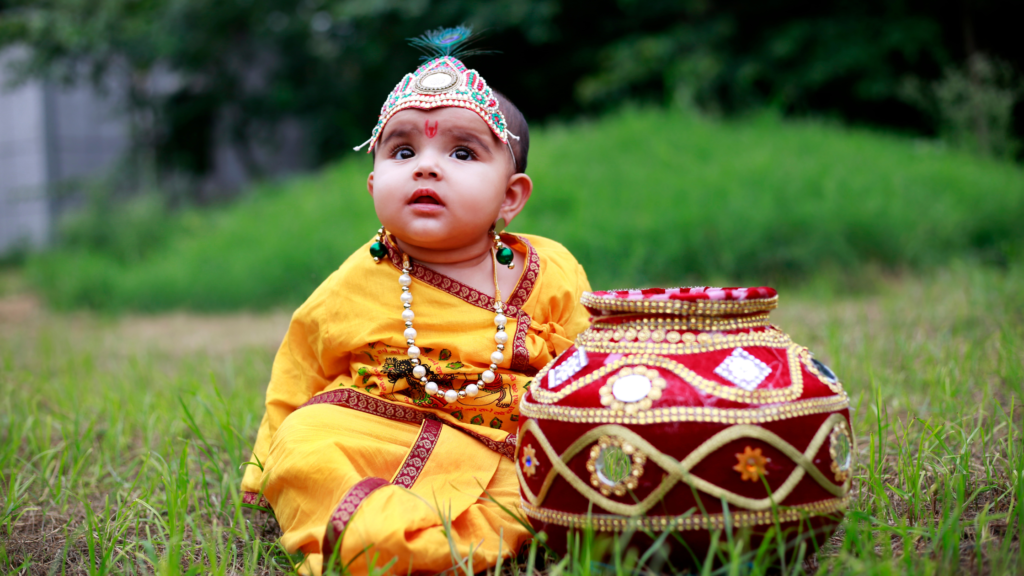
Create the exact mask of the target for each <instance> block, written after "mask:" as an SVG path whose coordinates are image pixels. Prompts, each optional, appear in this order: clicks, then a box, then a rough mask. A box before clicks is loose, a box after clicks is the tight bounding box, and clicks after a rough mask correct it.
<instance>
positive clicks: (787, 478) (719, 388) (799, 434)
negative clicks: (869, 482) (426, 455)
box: [516, 288, 854, 560]
mask: <svg viewBox="0 0 1024 576" xmlns="http://www.w3.org/2000/svg"><path fill="white" fill-rule="evenodd" d="M583 303H584V305H586V306H587V308H588V309H589V310H590V311H591V313H592V314H593V325H592V326H591V327H590V328H589V329H588V330H587V331H586V332H584V333H582V334H580V336H579V338H578V339H577V341H576V344H575V345H574V346H573V347H571V348H569V349H568V350H566V351H565V352H564V353H563V354H561V355H560V356H559V357H558V358H556V359H555V360H554V361H553V362H552V363H551V364H549V365H548V366H547V367H545V368H544V369H543V370H541V371H540V372H539V373H538V374H537V377H536V378H535V379H534V380H533V383H532V384H531V385H530V388H529V391H528V393H527V394H526V395H525V397H524V398H523V400H522V403H521V405H520V407H521V411H522V417H521V418H522V419H521V421H520V425H519V434H518V444H517V453H516V456H517V462H518V467H517V472H518V475H519V481H520V493H521V495H522V503H523V508H524V509H525V511H526V514H527V516H528V517H529V518H530V519H531V521H532V522H533V524H534V525H535V526H536V527H537V528H538V529H542V530H544V531H545V532H546V533H547V534H548V537H549V542H550V544H551V545H552V546H553V547H554V548H555V549H556V550H557V549H558V548H560V547H563V549H564V542H565V537H566V533H567V531H568V530H570V529H582V528H583V527H584V526H587V525H588V524H589V525H590V526H592V527H593V528H594V529H595V530H596V531H598V532H613V533H617V532H624V531H629V530H633V529H635V530H636V531H637V533H638V534H639V536H638V539H637V540H635V541H634V543H635V544H638V545H641V546H642V545H643V543H644V541H648V542H649V541H650V539H651V538H656V537H657V536H658V535H659V534H660V533H661V532H663V531H665V530H674V531H676V532H677V533H678V534H677V535H678V536H679V537H681V538H682V540H683V541H685V543H686V546H682V545H681V544H679V543H678V541H675V538H672V537H670V538H669V542H673V541H675V545H674V548H673V556H675V557H677V558H679V557H682V558H687V559H692V560H703V559H704V558H705V555H706V553H707V549H708V547H709V542H710V540H711V537H712V533H713V532H714V531H716V530H722V529H724V528H725V527H726V526H727V525H728V526H730V527H731V529H732V530H734V531H740V530H742V531H743V532H745V533H749V534H750V535H752V537H753V542H752V543H751V545H752V546H756V545H757V544H758V542H759V538H760V537H761V536H763V535H764V533H765V532H766V531H767V530H768V528H769V527H771V526H773V525H774V526H777V527H779V528H781V529H782V530H783V533H784V534H785V541H786V542H788V543H793V542H795V541H797V540H798V539H806V538H812V539H813V540H814V541H815V542H816V543H817V544H819V545H820V544H821V543H822V542H824V541H825V540H826V539H827V538H828V537H829V536H830V535H831V534H832V533H833V532H834V531H835V528H836V525H837V524H838V523H839V520H840V519H841V517H842V514H843V511H844V510H845V507H846V504H847V493H848V491H849V487H850V473H851V469H852V467H853V452H854V450H853V434H852V431H851V428H850V413H849V401H848V398H847V395H846V393H845V392H843V389H842V386H841V385H840V383H839V382H838V380H837V379H836V378H835V375H834V374H833V373H832V371H831V370H829V369H828V368H827V367H826V366H825V365H824V364H822V363H821V362H819V361H817V360H816V359H814V358H813V356H812V355H811V354H810V353H809V352H808V351H807V349H806V348H804V347H802V346H800V345H798V344H795V343H794V342H793V341H792V340H790V338H789V336H787V335H786V334H785V333H783V332H782V331H781V330H779V329H778V328H776V327H775V326H772V325H771V324H769V323H768V312H769V310H771V309H773V308H775V307H776V305H777V304H778V296H777V294H776V292H775V290H773V289H772V288H672V289H661V288H654V289H649V290H622V291H615V292H593V293H586V294H584V296H583ZM644 532H646V534H644ZM720 536H721V538H722V539H724V538H725V535H724V534H723V535H720ZM686 548H689V550H686ZM813 550H814V547H813V546H810V547H809V549H808V551H809V552H813Z"/></svg>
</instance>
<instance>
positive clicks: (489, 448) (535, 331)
mask: <svg viewBox="0 0 1024 576" xmlns="http://www.w3.org/2000/svg"><path fill="white" fill-rule="evenodd" d="M502 240H503V241H504V242H505V244H506V245H507V246H509V247H510V248H512V249H513V250H516V251H519V252H521V253H522V254H523V257H524V260H525V266H524V267H523V270H522V274H521V276H520V280H519V283H518V284H517V286H516V289H515V291H514V292H513V294H512V295H511V296H509V297H508V298H507V300H505V301H504V302H503V310H504V315H505V317H506V323H507V324H506V333H507V335H508V342H507V343H506V347H505V349H504V350H505V353H504V358H503V359H502V361H501V362H497V363H495V364H494V368H492V367H491V360H492V356H491V355H492V353H494V351H495V346H496V340H495V324H494V320H495V313H494V311H495V305H496V301H495V300H494V298H493V297H491V296H489V295H486V294H483V293H480V292H479V291H477V290H476V289H474V288H472V287H470V286H466V285H464V284H462V283H460V282H459V281H457V280H455V279H453V278H449V277H447V276H445V275H443V274H440V273H438V272H435V271H433V270H431V269H429V268H427V267H425V266H423V265H422V264H420V263H413V266H412V270H411V272H410V273H409V274H410V276H411V277H412V280H413V286H412V292H414V293H415V298H416V328H417V330H419V331H420V332H419V335H418V336H417V337H416V344H417V346H418V347H419V348H420V353H419V354H418V358H417V362H418V366H422V367H424V368H425V369H426V371H427V372H426V374H427V375H428V376H429V377H430V379H431V380H432V381H434V382H436V383H438V384H439V385H442V387H443V388H444V389H451V390H465V389H466V387H467V386H468V385H469V384H472V383H476V384H479V385H480V387H479V394H477V395H475V396H469V395H467V396H465V397H463V396H461V395H460V396H459V398H458V399H457V400H455V401H449V400H446V399H445V398H444V396H443V395H441V396H438V395H430V394H428V393H427V392H426V389H425V384H424V380H423V379H422V378H423V377H416V376H415V375H414V372H415V369H414V364H413V363H412V359H411V358H410V356H409V355H408V351H409V343H408V341H407V339H405V338H404V332H403V331H404V330H405V328H406V327H405V324H404V320H403V318H402V316H401V315H400V314H401V312H400V311H401V310H402V308H401V307H400V306H399V305H400V300H399V295H400V294H401V290H400V287H399V286H400V284H399V277H400V275H401V274H403V268H402V266H403V264H402V262H403V261H402V258H401V256H400V254H399V253H398V251H397V248H395V247H394V246H389V251H390V256H389V258H387V259H383V260H381V261H380V262H379V263H377V262H374V260H372V259H371V258H369V257H368V256H367V255H366V249H367V248H368V247H367V246H364V247H363V248H360V249H359V251H358V252H357V253H356V254H355V255H353V256H352V257H350V258H349V259H348V260H346V261H345V264H343V265H342V266H341V268H339V269H338V270H337V271H336V272H335V273H333V274H331V276H330V277H329V278H328V279H327V280H326V281H325V282H324V283H323V284H322V285H321V286H320V287H319V288H317V290H316V292H314V293H313V294H312V295H311V296H310V297H309V299H308V300H307V301H306V302H305V303H304V304H303V305H302V306H301V307H300V308H299V309H298V310H296V311H295V315H294V316H293V317H292V322H291V324H290V326H289V327H288V333H287V334H286V335H285V338H284V341H283V342H282V343H281V347H280V349H279V350H278V354H277V358H276V359H275V360H274V369H273V373H272V374H271V378H270V383H269V384H268V386H267V395H266V403H265V407H266V412H265V413H264V416H263V421H262V422H261V424H260V429H259V433H258V434H257V438H256V444H255V446H254V447H253V455H252V457H251V458H250V459H249V460H250V461H253V462H256V461H258V462H260V463H262V464H263V470H262V472H261V470H260V468H259V467H256V466H250V467H248V468H246V471H245V477H244V478H243V479H242V483H241V484H242V485H241V488H242V491H243V492H244V496H243V498H244V502H246V503H250V504H256V503H259V502H260V494H259V493H260V491H261V490H262V491H263V493H264V496H265V497H266V499H267V500H268V501H269V504H270V505H271V506H272V507H273V509H274V513H275V514H276V515H277V519H278V521H279V523H280V525H281V529H282V530H283V536H282V537H281V541H282V543H283V544H284V547H285V549H286V550H288V551H289V552H294V551H296V550H301V551H303V552H305V553H306V554H308V555H309V558H308V561H307V565H308V567H307V569H306V571H307V572H312V573H320V572H321V570H322V564H323V562H324V555H325V553H327V552H329V551H331V550H333V548H334V546H332V544H338V551H339V553H338V558H339V559H340V561H341V562H342V563H343V564H344V563H348V562H349V561H353V563H352V564H351V566H350V570H351V571H352V572H353V573H356V574H359V573H365V572H366V571H367V570H368V569H369V567H370V565H371V564H372V565H373V566H376V567H379V566H384V565H387V564H388V563H389V562H391V561H392V559H395V563H394V564H393V568H392V571H393V572H394V573H402V574H405V573H409V572H419V573H437V572H441V571H445V570H448V569H450V568H452V566H453V565H455V564H457V563H458V562H459V559H461V558H472V570H474V571H482V570H485V569H487V568H489V567H491V566H493V565H494V563H495V562H496V561H497V559H498V557H499V554H500V555H508V554H511V553H513V552H515V551H517V550H518V548H519V546H520V545H521V544H522V543H523V542H524V541H525V540H526V539H527V537H528V532H527V531H526V530H525V529H524V528H522V526H521V525H519V524H518V522H517V521H516V520H515V519H514V518H512V517H511V516H509V515H508V514H506V513H505V512H504V511H502V510H501V507H500V506H498V505H496V504H495V503H493V502H490V501H489V500H488V499H487V496H486V495H485V493H484V492H485V490H486V491H487V492H488V493H490V495H491V496H493V497H494V498H495V499H497V501H498V502H500V503H501V504H502V505H503V506H505V507H506V508H508V509H511V510H515V511H518V510H519V495H518V484H517V479H516V472H515V468H514V466H515V465H514V451H515V434H516V430H517V428H518V421H519V399H520V398H521V397H522V395H523V393H524V391H525V390H526V387H527V386H529V385H530V381H531V379H532V377H533V375H534V374H536V373H537V371H538V370H539V369H540V368H542V367H543V366H544V365H546V364H547V363H548V362H550V361H551V360H552V359H554V357H555V356H556V355H558V354H559V353H560V352H561V351H563V350H565V349H566V348H568V347H569V346H571V345H572V341H573V339H574V338H575V337H576V335H577V334H578V333H579V332H581V331H582V330H584V329H585V328H586V327H587V325H588V324H589V313H588V312H587V310H586V309H585V308H584V307H583V306H582V305H581V304H580V296H581V295H582V293H583V292H584V291H586V290H589V289H590V285H589V284H588V282H587V278H586V274H585V273H584V272H583V269H582V268H581V267H580V265H579V264H578V263H577V262H576V260H575V259H574V258H573V257H572V255H571V254H569V252H568V251H567V250H565V248H563V247H562V246H561V245H559V244H558V243H556V242H552V241H551V240H547V239H544V238H540V237H536V236H525V235H524V236H516V235H510V234H504V235H503V236H502ZM485 371H491V373H492V374H493V377H492V379H493V381H490V382H485V381H484V380H483V379H482V378H483V374H484V373H485ZM442 515H443V516H444V517H445V518H447V519H449V520H450V527H451V532H450V534H449V536H450V539H451V542H452V543H453V544H454V548H455V551H454V553H453V552H452V551H451V546H450V544H449V537H448V536H446V535H445V533H444V526H445V522H443V521H442ZM328 527H329V528H328ZM343 531H344V538H341V537H340V536H341V533H342V532H343ZM325 538H326V540H327V543H326V545H325ZM339 542H340V543H339ZM367 547H370V550H369V551H368V552H367V553H363V552H362V551H363V550H364V549H365V548H367ZM374 552H379V553H380V555H379V557H378V558H376V559H375V560H374V559H373V554H374ZM453 555H455V556H458V558H453ZM467 568H469V567H468V566H467Z"/></svg>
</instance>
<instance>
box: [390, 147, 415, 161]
mask: <svg viewBox="0 0 1024 576" xmlns="http://www.w3.org/2000/svg"><path fill="white" fill-rule="evenodd" d="M415 155H416V153H415V152H413V151H412V148H399V149H398V150H395V151H394V152H393V153H392V156H394V157H395V159H396V160H408V159H409V158H412V157H413V156H415Z"/></svg>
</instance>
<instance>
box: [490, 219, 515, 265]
mask: <svg viewBox="0 0 1024 576" xmlns="http://www.w3.org/2000/svg"><path fill="white" fill-rule="evenodd" d="M499 226H500V227H501V228H499ZM504 228H505V219H504V218H498V222H497V223H496V224H495V225H494V259H495V260H497V261H498V264H501V265H502V266H508V269H509V270H512V269H514V268H515V267H516V265H515V262H513V260H514V259H515V257H514V256H513V254H512V249H511V248H509V247H508V246H505V244H504V243H502V241H501V236H500V233H501V230H502V229H504Z"/></svg>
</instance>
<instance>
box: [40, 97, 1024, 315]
mask: <svg viewBox="0 0 1024 576" xmlns="http://www.w3.org/2000/svg"><path fill="white" fill-rule="evenodd" d="M529 165H530V171H529V172H530V174H531V175H532V176H533V178H534V180H535V182H536V191H535V194H534V196H533V198H532V200H531V201H530V204H529V205H528V206H527V209H526V211H525V212H524V214H523V215H522V216H521V217H520V219H519V220H517V221H516V222H515V223H514V225H513V226H512V229H513V230H516V231H522V232H532V233H538V234H542V235H545V236H549V237H552V238H554V239H556V240H559V241H561V242H562V243H564V244H566V245H567V246H568V247H569V249H570V250H572V252H573V253H574V254H575V255H576V256H577V258H578V259H579V260H580V261H581V262H582V263H583V265H584V267H585V268H586V269H587V271H588V274H589V275H590V278H591V281H592V284H593V285H594V286H595V287H600V288H613V287H626V286H643V285H669V284H687V283H696V284H701V283H717V282H724V283H727V284H743V283H747V284H783V285H793V284H799V283H800V282H802V281H804V280H806V279H807V278H810V277H816V276H817V275H819V273H821V272H822V271H823V270H824V271H827V272H828V273H829V274H831V275H832V276H834V277H835V278H837V279H838V281H839V282H841V283H846V284H857V283H858V282H860V279H861V278H862V277H863V276H864V275H865V273H867V272H871V271H877V270H883V271H885V270H904V269H915V270H927V269H929V268H933V267H935V266H936V265H943V264H945V263H947V262H950V261H951V260H953V259H956V258H973V259H978V260H982V261H988V262H996V263H998V264H1003V263H1005V262H1006V261H1008V260H1012V259H1015V258H1019V256H1020V253H1021V247H1022V246H1024V226H1022V225H1021V224H1020V223H1021V222H1024V170H1022V169H1021V168H1020V167H1019V166H1016V165H1012V164H1003V163H996V162H992V161H986V160H982V159H978V158H975V157H972V156H968V155H964V154H961V153H957V152H954V151H951V150H946V149H943V148H941V147H939V146H937V145H935V144H933V143H929V142H924V141H917V140H911V139H908V138H901V137H895V136H888V135H884V134H879V133H874V132H869V131H864V130H857V129H849V128H842V127H838V126H833V125H828V124H823V123H820V122H812V121H807V122H792V121H782V120H779V119H777V118H775V117H773V116H770V115H763V116H757V117H751V118H747V119H742V120H737V121H728V122H725V121H712V120H707V119H701V118H698V117H693V116H689V115H685V114H682V113H679V112H659V111H654V110H625V111H623V112H620V113H618V114H616V115H613V116H610V117H607V118H604V119H602V120H600V121H595V122H589V123H588V122H583V123H577V124H572V125H567V126H550V127H545V128H541V129H537V130H535V133H534V135H533V146H532V154H531V158H530V163H529ZM370 168H371V165H370V162H369V159H368V158H367V157H365V156H359V155H356V156H353V157H351V158H349V159H347V160H345V161H343V162H341V163H339V164H335V165H333V166H330V167H328V168H327V169H325V170H323V171H322V172H320V173H318V174H314V175H310V176H304V177H299V178H294V179H290V180H286V181H281V182H276V183H267V184H263V185H260V186H258V187H256V189H255V190H254V191H253V193H252V194H251V195H249V196H247V197H246V198H244V199H243V200H242V201H240V202H238V203H236V204H234V205H231V206H229V207H225V208H219V209H215V210H211V211H206V212H196V211H189V212H187V213H184V214H179V215H177V216H174V217H171V218H169V219H167V220H166V221H162V220H154V212H153V210H152V209H151V208H152V206H151V205H150V204H146V203H142V204H141V205H140V207H139V209H137V210H134V211H133V210H130V209H127V210H124V211H123V214H121V213H118V214H121V216H119V218H116V219H115V220H114V221H112V222H111V221H109V220H107V219H103V218H100V219H94V220H92V222H93V224H92V225H91V226H93V227H94V228H95V227H100V228H102V230H100V232H102V233H100V232H94V233H92V234H88V233H86V234H81V233H80V234H77V235H72V238H73V239H75V241H76V242H77V241H79V240H80V241H81V242H85V243H88V242H92V244H90V245H98V246H101V247H102V249H83V248H82V246H81V245H78V246H77V247H76V246H75V245H69V246H66V247H64V248H62V249H60V250H57V251H55V252H52V253H48V254H43V255H41V256H38V257H36V258H34V259H32V261H31V262H30V264H29V271H30V279H31V282H32V284H33V285H34V286H35V287H36V288H37V289H38V290H39V291H40V293H41V294H43V295H44V296H45V298H46V299H47V300H48V301H49V302H50V303H51V304H53V305H56V306H58V307H61V308H74V307H83V306H85V307H92V308H98V309H113V310H118V309H127V310H166V309H175V308H190V309H198V310H231V309H260V308H263V307H267V306H273V305H284V306H294V305H296V304H298V303H300V302H301V301H302V300H303V299H304V298H305V297H306V296H307V295H308V294H309V293H310V292H311V291H312V290H313V288H314V287H315V286H316V285H318V284H319V282H321V281H322V280H323V278H325V277H326V276H327V275H328V274H329V273H330V272H331V271H332V270H334V269H336V268H337V267H338V266H339V265H340V264H341V262H342V261H343V260H344V259H345V258H346V257H347V256H348V255H349V254H350V253H351V251H352V250H353V249H354V248H355V247H357V246H359V245H360V244H362V243H363V242H365V241H367V240H368V239H369V238H370V237H371V236H372V235H373V233H374V231H375V230H376V229H377V227H378V222H377V220H376V218H375V216H374V214H373V209H372V205H371V202H370V198H369V196H368V195H367V194H366V193H365V189H366V186H365V181H366V176H367V174H368V172H369V171H370ZM133 214H134V216H133ZM88 221H89V220H88V219H86V222H88ZM80 222H81V221H80ZM140 222H141V224H140ZM160 226H163V227H164V233H163V234H154V233H153V230H154V229H156V228H158V227H160ZM120 230H123V234H122V235H123V236H125V238H120V237H119V236H118V234H121V232H112V231H120ZM89 238H92V239H93V240H88V239H89ZM150 244H152V247H150ZM143 248H145V249H143Z"/></svg>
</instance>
